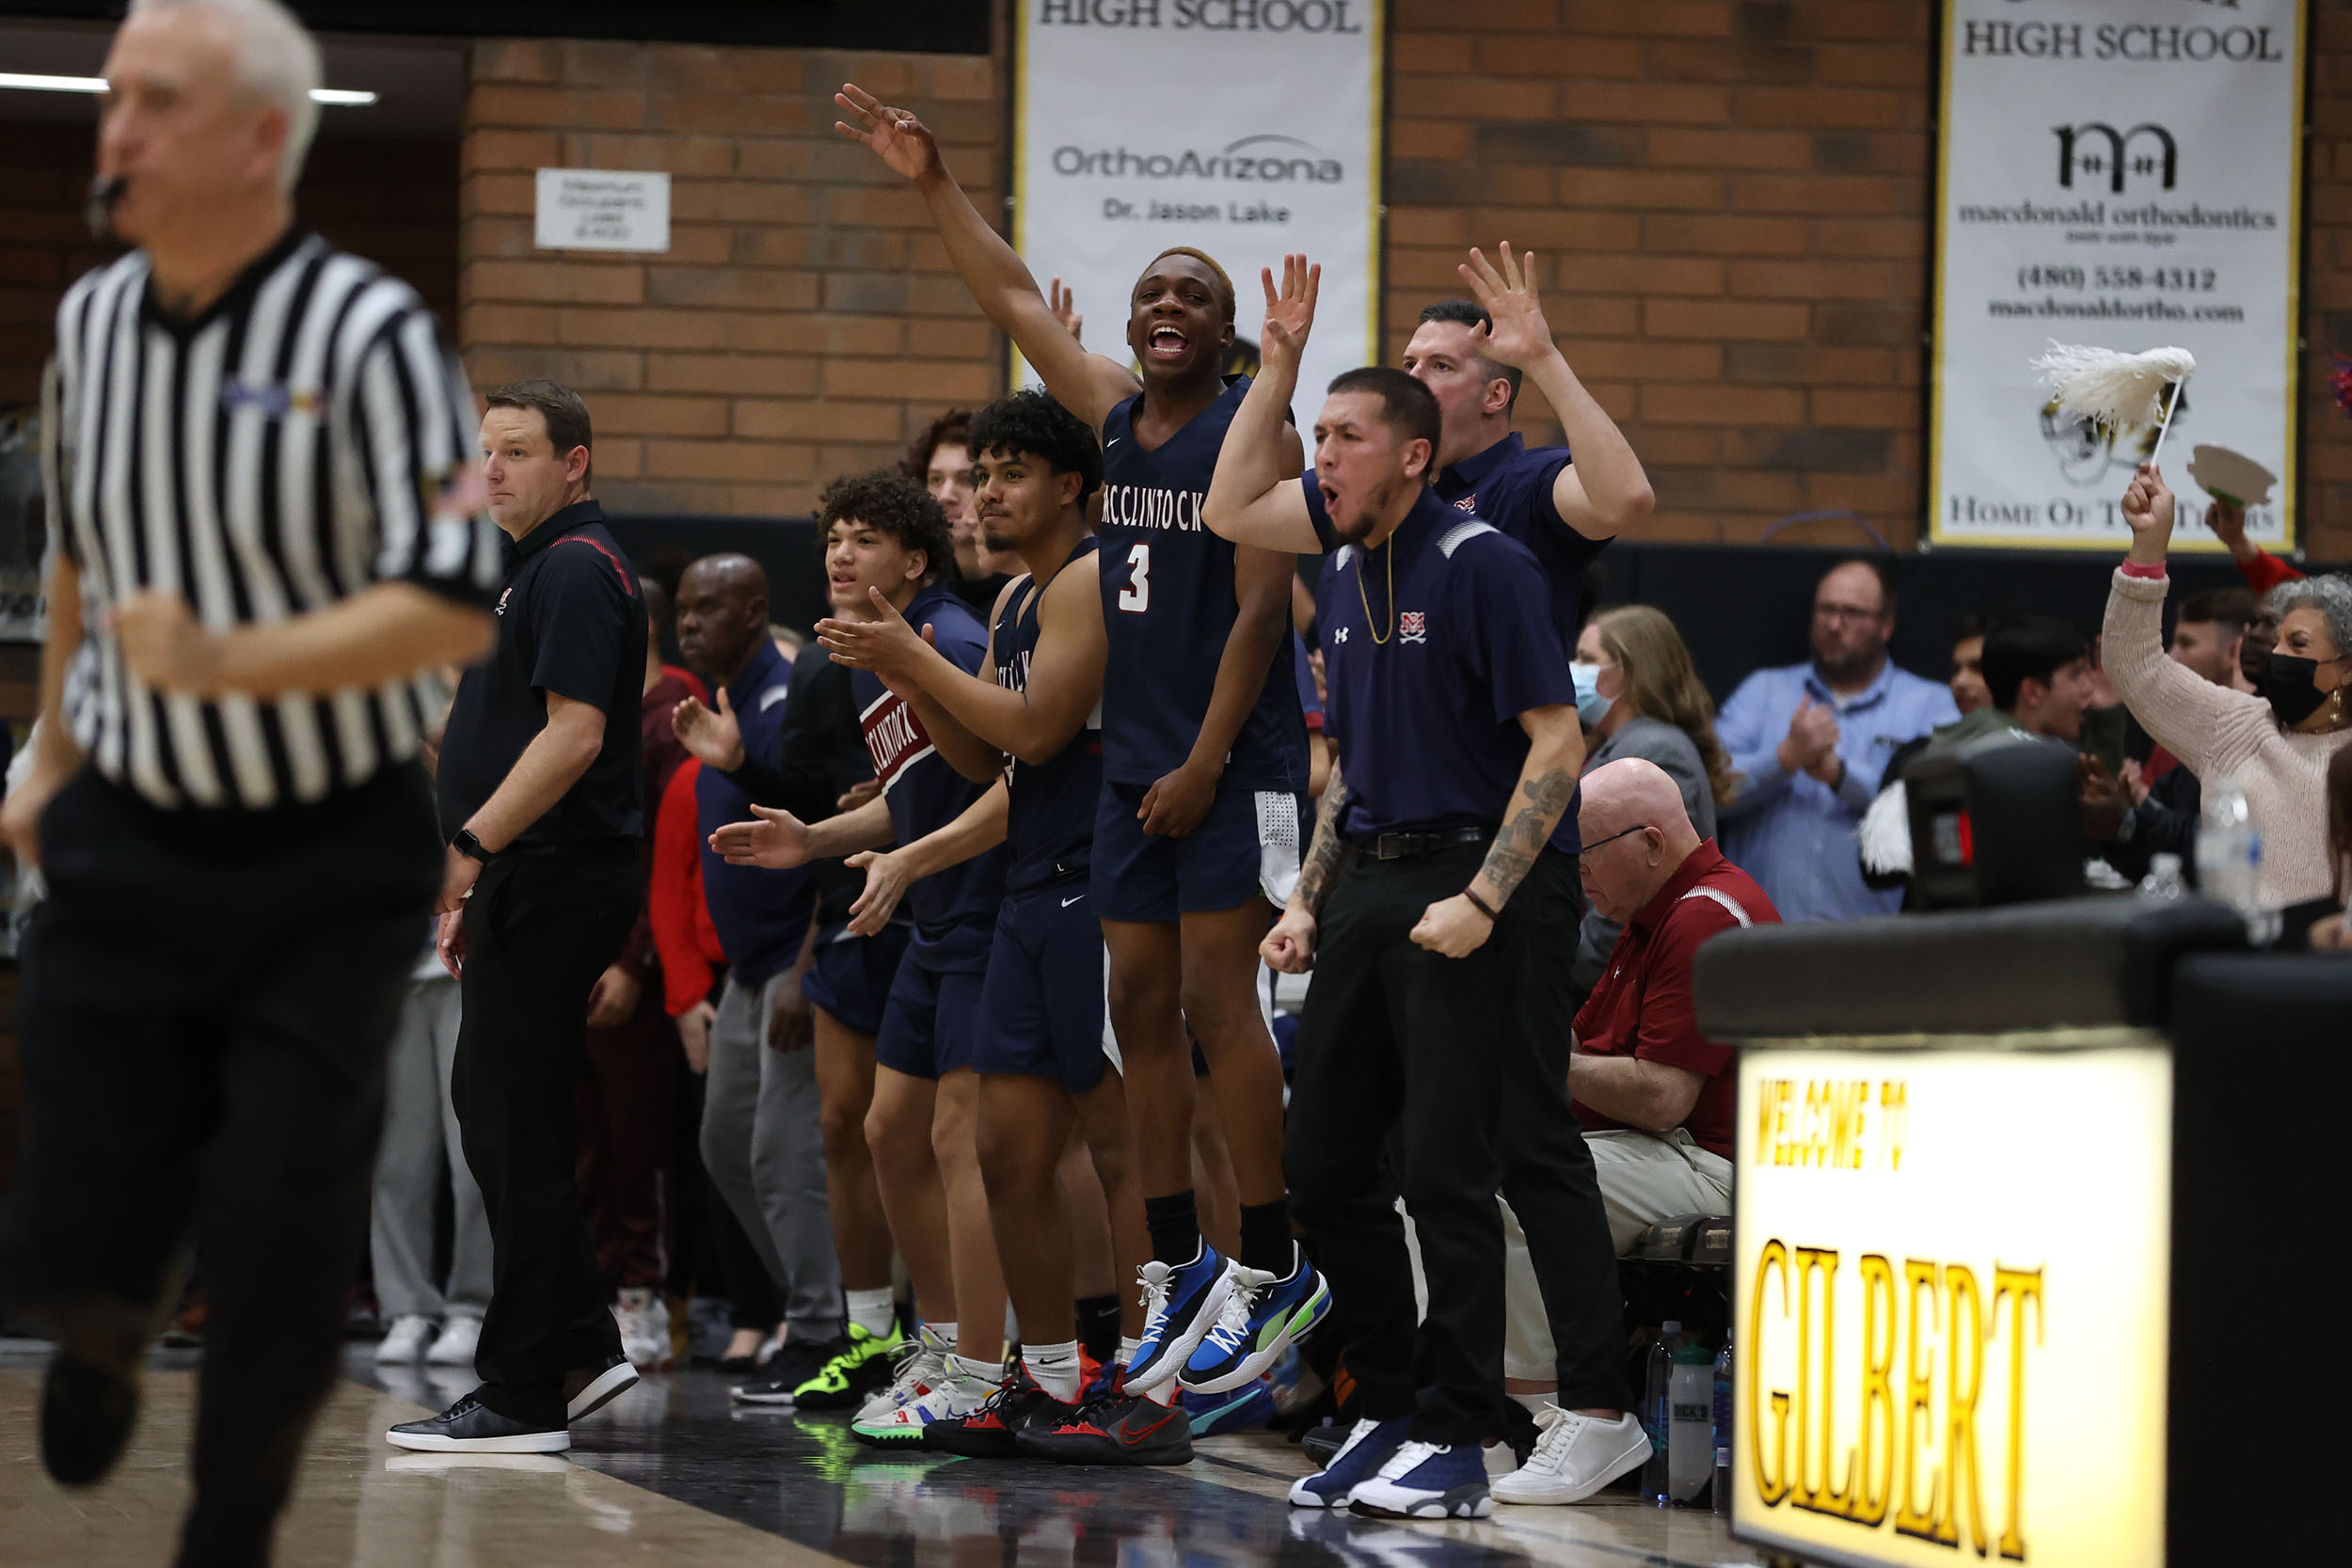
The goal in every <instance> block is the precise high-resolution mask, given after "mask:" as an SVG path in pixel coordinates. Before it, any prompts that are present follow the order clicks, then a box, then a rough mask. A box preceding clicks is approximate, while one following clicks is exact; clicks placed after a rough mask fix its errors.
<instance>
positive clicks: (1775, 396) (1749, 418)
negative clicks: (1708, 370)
mask: <svg viewBox="0 0 2352 1568" xmlns="http://www.w3.org/2000/svg"><path fill="white" fill-rule="evenodd" d="M1642 418H1643V419H1644V420H1652V421H1655V422H1657V423H1659V424H1794V423H1797V422H1798V421H1800V420H1803V419H1804V393H1803V392H1801V391H1799V390H1797V389H1796V388H1792V387H1724V386H1711V387H1710V386H1706V385H1702V384H1685V385H1676V386H1662V387H1661V386H1650V387H1646V388H1644V389H1643V392H1642Z"/></svg>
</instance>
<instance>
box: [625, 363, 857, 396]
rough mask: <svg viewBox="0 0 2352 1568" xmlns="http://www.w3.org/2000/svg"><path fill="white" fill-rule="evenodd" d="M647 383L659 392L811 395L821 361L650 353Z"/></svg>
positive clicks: (647, 385)
mask: <svg viewBox="0 0 2352 1568" xmlns="http://www.w3.org/2000/svg"><path fill="white" fill-rule="evenodd" d="M645 385H646V387H648V388H651V389H652V390H654V391H657V392H725V393H730V394H734V393H747V394H749V395H751V396H754V397H791V396H807V395H809V394H811V393H814V392H815V391H816V390H817V361H816V360H814V359H808V358H801V357H797V356H787V355H780V354H649V355H647V356H645Z"/></svg>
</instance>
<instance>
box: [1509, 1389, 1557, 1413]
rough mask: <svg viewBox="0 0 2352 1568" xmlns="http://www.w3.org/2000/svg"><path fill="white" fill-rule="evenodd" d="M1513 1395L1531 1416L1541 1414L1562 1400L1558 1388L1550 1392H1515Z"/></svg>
mask: <svg viewBox="0 0 2352 1568" xmlns="http://www.w3.org/2000/svg"><path fill="white" fill-rule="evenodd" d="M1511 1397H1512V1398H1513V1399H1514V1400H1517V1401H1518V1402H1519V1403H1520V1404H1521V1405H1522V1406H1524V1407H1525V1408H1526V1410H1527V1413H1528V1414H1529V1415H1530V1416H1540V1415H1542V1414H1543V1413H1544V1412H1545V1411H1546V1410H1547V1409H1549V1407H1551V1406H1552V1405H1555V1404H1558V1403H1559V1402H1560V1393H1559V1390H1557V1389H1554V1390H1553V1391H1552V1392H1550V1393H1549V1394H1514V1395H1512V1396H1511Z"/></svg>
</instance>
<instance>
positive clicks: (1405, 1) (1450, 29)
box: [1389, 0, 1560, 33]
mask: <svg viewBox="0 0 2352 1568" xmlns="http://www.w3.org/2000/svg"><path fill="white" fill-rule="evenodd" d="M1559 20H1560V0H1395V4H1394V7H1393V8H1392V10H1391V20H1390V23H1389V24H1390V26H1391V27H1393V28H1395V29H1396V30H1397V31H1398V32H1400V33H1414V32H1430V33H1481V32H1485V33H1533V32H1548V31H1549V30H1550V29H1551V28H1552V27H1553V26H1555V25H1556V24H1558V23H1559Z"/></svg>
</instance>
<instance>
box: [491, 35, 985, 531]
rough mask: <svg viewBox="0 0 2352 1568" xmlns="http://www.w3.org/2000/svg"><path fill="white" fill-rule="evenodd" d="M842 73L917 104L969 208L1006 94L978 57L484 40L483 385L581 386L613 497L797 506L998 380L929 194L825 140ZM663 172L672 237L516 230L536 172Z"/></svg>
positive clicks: (981, 182) (704, 509)
mask: <svg viewBox="0 0 2352 1568" xmlns="http://www.w3.org/2000/svg"><path fill="white" fill-rule="evenodd" d="M847 80H853V81H856V82H858V83H860V84H861V85H863V86H866V87H870V88H872V89H873V90H874V91H876V92H878V93H882V94H884V95H886V96H890V97H894V98H904V99H906V100H907V101H909V102H912V103H920V104H921V105H922V110H923V116H924V119H925V120H926V122H928V123H929V124H930V125H931V126H932V128H933V129H934V130H936V131H937V132H938V133H939V134H940V137H941V140H942V142H943V144H944V145H945V147H946V150H947V155H948V156H949V158H950V159H951V160H952V162H953V165H954V166H955V168H956V170H957V171H958V174H959V177H960V178H961V179H962V180H963V181H964V182H966V185H967V188H969V189H970V190H971V192H972V195H973V198H974V199H975V200H977V201H979V202H981V203H982V205H983V210H986V207H987V203H989V202H991V201H993V200H995V199H996V198H997V192H998V174H999V163H1000V160H1001V158H1002V150H1001V143H1002V140H1003V128H1004V109H1003V106H1002V101H1001V98H1000V96H999V93H1000V89H999V85H998V83H999V77H998V69H997V66H996V65H995V63H994V62H992V61H991V60H988V59H984V58H978V57H966V56H952V55H865V54H856V53H849V52H840V51H822V50H815V51H797V50H781V49H722V48H714V47H704V46H697V45H686V44H651V45H646V44H634V43H603V42H588V41H581V40H559V41H497V42H488V43H484V44H480V45H478V46H476V48H475V50H474V55H473V68H472V85H471V87H470V90H469V97H468V105H467V126H468V130H467V135H466V143H465V175H464V196H463V201H464V209H465V243H464V247H463V252H462V256H463V262H464V269H463V280H462V294H463V300H464V304H463V320H464V341H465V345H466V348H467V362H468V366H469V370H470V371H471V372H472V374H473V377H474V380H475V385H476V386H477V387H483V386H487V385H489V384H491V383H493V382H496V381H501V380H505V379H507V378H509V377H512V376H516V375H527V374H546V375H552V376H555V377H557V378H558V379H560V380H564V381H566V382H568V383H570V384H571V385H573V386H574V387H576V388H579V389H580V391H581V392H582V393H583V394H584V395H585V396H586V397H587V399H588V403H589V409H590V412H591V414H592V415H593V416H594V417H595V419H596V475H597V493H598V495H599V496H600V497H601V498H602V499H605V500H606V501H607V502H608V504H611V505H612V506H613V507H614V508H615V509H616V510H621V509H627V510H638V511H673V512H688V513H738V514H742V513H750V514H770V515H774V514H784V513H795V512H800V513H804V512H807V511H808V510H810V508H811V506H812V503H813V502H814V500H815V499H816V494H817V490H818V487H819V486H820V485H821V484H822V483H824V482H825V481H826V480H827V479H830V478H833V477H834V476H836V475H838V474H841V473H845V472H849V471H850V470H853V469H856V468H860V467H875V466H878V465H880V464H882V463H886V462H890V461H892V460H894V459H896V458H897V456H898V451H899V449H900V447H901V445H902V444H903V443H904V441H905V440H906V438H907V436H910V435H912V434H913V432H914V430H915V429H917V428H919V427H920V426H921V425H922V424H923V423H925V422H927V421H928V420H930V418H931V417H932V416H933V415H935V414H936V413H938V412H939V410H940V409H941V408H942V407H944V406H946V405H947V404H955V403H961V404H966V405H969V404H976V403H979V402H984V401H986V400H987V399H988V398H990V397H992V396H993V395H994V394H995V393H996V392H997V391H998V390H999V389H1000V387H1001V383H1002V380H1003V372H1002V365H1003V359H1002V356H1001V354H1000V351H999V348H998V340H997V339H996V336H995V334H994V332H993V330H992V329H991V328H990V327H989V325H988V324H987V323H986V321H985V320H983V319H982V318H981V316H980V314H979V312H978V310H977V309H976V308H975V307H974V306H973V304H972V301H971V297H970V296H969V295H968V294H967V293H965V292H964V290H963V287H962V285H961V284H960V283H959V282H957V280H956V277H955V275H954V274H953V273H952V272H951V271H950V270H949V269H948V267H947V261H946V251H945V249H944V248H943V247H942V246H941V245H940V243H939V241H938V240H937V238H936V237H935V236H934V235H933V234H932V232H931V230H930V221H929V219H928V218H927V217H926V216H925V215H924V212H923V206H922V203H921V201H920V200H919V199H918V198H916V197H915V195H914V191H913V189H912V188H911V187H909V186H908V185H907V184H906V183H905V182H903V181H900V180H898V178H897V177H896V176H894V175H891V174H890V173H889V172H888V171H887V170H884V169H882V166H881V165H880V164H879V163H878V162H877V161H876V160H875V159H874V158H873V157H872V155H871V154H869V153H867V152H866V150H864V149H863V148H860V147H857V146H855V145H854V144H852V143H850V142H848V141H845V140H843V139H841V138H839V137H838V136H836V135H834V130H833V121H834V106H833V103H832V93H833V90H834V87H837V86H838V85H839V84H840V83H842V82H843V81H847ZM548 166H566V167H595V168H616V169H617V168H626V169H662V170H667V171H668V172H669V173H670V175H671V176H672V181H671V188H670V219H671V230H670V233H671V249H670V251H669V253H668V254H667V255H662V256H652V257H644V258H634V257H626V256H623V257H604V256H594V257H591V256H584V255H567V254H561V253H556V252H549V251H541V250H537V249H535V248H534V247H533V245H532V217H531V213H532V182H533V171H534V170H536V169H538V168H541V167H548Z"/></svg>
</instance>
